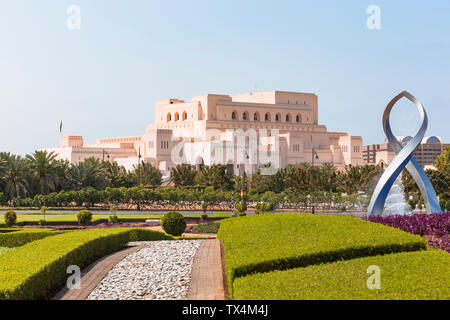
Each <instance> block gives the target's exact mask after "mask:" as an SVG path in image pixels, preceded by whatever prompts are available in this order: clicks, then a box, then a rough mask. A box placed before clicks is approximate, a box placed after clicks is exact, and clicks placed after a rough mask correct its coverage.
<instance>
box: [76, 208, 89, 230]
mask: <svg viewBox="0 0 450 320" xmlns="http://www.w3.org/2000/svg"><path fill="white" fill-rule="evenodd" d="M77 220H78V224H79V225H80V226H87V225H89V224H91V222H92V212H90V211H89V210H81V211H80V212H78V213H77Z"/></svg>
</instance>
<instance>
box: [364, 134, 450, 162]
mask: <svg viewBox="0 0 450 320" xmlns="http://www.w3.org/2000/svg"><path fill="white" fill-rule="evenodd" d="M411 139H412V137H410V136H406V137H398V141H399V142H400V143H401V144H402V145H403V146H405V145H406V144H407V143H408V142H409V141H410V140H411ZM449 146H450V144H445V143H443V142H442V139H441V138H440V137H436V136H430V137H425V138H423V140H422V142H421V143H420V144H419V145H418V146H417V148H416V149H415V150H414V152H413V157H414V159H416V161H417V162H418V163H419V164H420V165H421V166H422V167H423V168H425V169H428V168H431V169H432V168H434V163H435V161H436V158H437V157H439V156H440V155H441V153H442V151H443V150H444V149H445V148H446V147H449ZM395 156H396V154H395V152H394V150H393V149H392V148H391V146H390V144H389V142H384V143H383V144H371V145H367V146H364V147H363V159H364V162H365V163H366V164H377V165H380V166H382V167H386V166H387V165H389V164H390V163H391V161H392V160H393V159H394V158H395Z"/></svg>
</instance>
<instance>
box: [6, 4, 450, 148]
mask: <svg viewBox="0 0 450 320" xmlns="http://www.w3.org/2000/svg"><path fill="white" fill-rule="evenodd" d="M72 5H76V6H78V7H79V8H80V29H74V30H71V29H70V28H68V26H67V20H68V19H69V18H71V14H70V13H68V12H67V9H68V8H69V7H70V6H72ZM370 5H376V6H378V7H379V9H380V29H369V28H368V27H367V20H368V18H370V16H371V14H368V13H367V8H368V7H369V6H370ZM449 15H450V1H448V0H441V1H440V0H435V1H411V0H410V1H402V0H396V1H392V0H388V1H381V0H371V1H364V0H358V1H356V0H342V1H317V0H316V1H313V0H311V1H299V0H296V1H283V0H279V1H274V0H272V1H266V0H239V1H235V0H226V1H225V0H208V1H207V0H191V1H185V0H183V1H181V0H179V1H173V0H165V1H160V0H158V1H144V0H142V1H139V0H120V1H119V0H70V1H67V0H40V1H33V0H27V1H25V0H0V116H1V122H0V151H9V152H12V153H18V154H26V153H30V152H33V151H34V150H36V149H41V148H47V147H56V146H58V145H59V140H60V136H61V135H60V133H59V123H60V121H61V120H62V121H63V130H62V131H63V132H62V134H63V135H81V136H84V139H85V142H87V143H94V142H95V139H96V138H99V137H115V136H134V135H142V134H143V133H144V131H145V127H146V125H148V124H151V123H153V122H154V103H155V101H156V100H158V99H164V98H180V99H184V100H190V99H191V98H192V97H193V96H194V95H198V94H204V93H218V94H238V93H244V92H256V91H270V90H282V91H299V92H312V93H315V94H317V95H318V97H319V123H320V124H324V125H326V126H327V128H328V130H329V131H344V132H348V133H349V134H351V135H357V136H362V137H363V139H364V144H372V143H382V142H383V141H384V140H385V135H384V132H383V129H382V125H381V118H382V114H383V111H384V108H385V106H386V104H387V103H388V102H389V101H390V100H391V99H392V98H393V97H394V96H395V95H397V94H398V93H399V92H401V91H403V90H407V91H409V92H411V93H412V94H413V95H415V96H416V97H417V98H418V99H419V100H420V101H421V102H422V104H423V105H424V106H425V108H426V111H427V113H428V120H429V122H428V131H427V133H426V135H438V136H441V137H442V138H443V140H444V141H445V142H447V143H449V142H450V135H449V119H450V111H449V106H450V87H449V86H450V81H449V80H450V79H449V77H450V58H449V57H450V36H449V34H450V19H448V17H449ZM70 21H73V20H70ZM391 119H392V128H393V131H394V133H395V134H396V135H408V134H410V135H414V134H415V133H416V131H417V128H418V127H419V125H420V123H419V122H420V121H419V116H418V113H417V109H416V108H415V106H414V105H413V104H412V103H407V102H406V101H402V102H401V103H399V104H398V105H396V107H395V108H394V110H393V112H392V115H391Z"/></svg>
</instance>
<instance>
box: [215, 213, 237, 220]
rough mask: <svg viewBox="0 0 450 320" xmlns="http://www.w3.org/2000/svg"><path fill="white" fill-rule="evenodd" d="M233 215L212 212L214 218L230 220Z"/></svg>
mask: <svg viewBox="0 0 450 320" xmlns="http://www.w3.org/2000/svg"><path fill="white" fill-rule="evenodd" d="M232 216H233V215H232V214H231V213H229V212H214V216H213V217H214V218H225V219H226V218H231V217H232Z"/></svg>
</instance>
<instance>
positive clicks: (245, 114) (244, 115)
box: [242, 111, 248, 120]
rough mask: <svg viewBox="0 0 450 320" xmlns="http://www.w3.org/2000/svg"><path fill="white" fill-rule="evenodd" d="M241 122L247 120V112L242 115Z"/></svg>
mask: <svg viewBox="0 0 450 320" xmlns="http://www.w3.org/2000/svg"><path fill="white" fill-rule="evenodd" d="M242 120H248V112H247V111H245V112H244V114H243V115H242Z"/></svg>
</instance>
